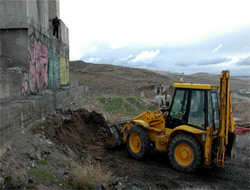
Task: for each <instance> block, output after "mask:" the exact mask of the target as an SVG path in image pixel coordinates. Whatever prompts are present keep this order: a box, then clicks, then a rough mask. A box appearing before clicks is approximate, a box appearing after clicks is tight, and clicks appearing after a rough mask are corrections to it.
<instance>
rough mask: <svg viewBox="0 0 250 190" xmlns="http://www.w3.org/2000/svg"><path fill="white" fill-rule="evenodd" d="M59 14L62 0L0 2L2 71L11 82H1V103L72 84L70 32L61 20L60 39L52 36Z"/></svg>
mask: <svg viewBox="0 0 250 190" xmlns="http://www.w3.org/2000/svg"><path fill="white" fill-rule="evenodd" d="M56 14H57V15H59V0H0V16H1V17H0V21H1V22H0V40H1V41H0V70H1V73H4V77H5V78H6V79H8V80H1V81H0V100H1V99H14V98H16V97H19V96H21V95H29V94H37V93H38V92H39V91H42V90H46V89H48V88H53V89H58V88H60V87H64V86H68V85H69V82H70V81H69V35H68V34H69V31H68V28H67V27H66V25H65V24H64V23H63V21H60V28H59V38H60V39H56V38H55V37H54V36H53V26H52V20H51V19H53V18H54V17H55V15H56ZM13 67H18V68H19V71H20V72H21V73H19V74H18V76H16V77H13V72H12V71H9V70H8V69H10V68H13ZM16 78H19V81H18V82H17V81H16V80H17V79H16Z"/></svg>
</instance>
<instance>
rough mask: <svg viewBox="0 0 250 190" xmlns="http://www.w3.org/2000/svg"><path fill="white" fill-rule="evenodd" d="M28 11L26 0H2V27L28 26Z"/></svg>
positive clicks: (0, 3)
mask: <svg viewBox="0 0 250 190" xmlns="http://www.w3.org/2000/svg"><path fill="white" fill-rule="evenodd" d="M30 2H31V1H30ZM26 12H27V5H26V1H23V0H0V18H1V22H0V28H5V29H11V28H16V29H17V28H27V27H28V22H27V21H28V20H27V14H26Z"/></svg>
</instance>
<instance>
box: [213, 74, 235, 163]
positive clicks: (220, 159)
mask: <svg viewBox="0 0 250 190" xmlns="http://www.w3.org/2000/svg"><path fill="white" fill-rule="evenodd" d="M229 78H230V76H229V71H222V72H221V76H220V95H219V102H220V106H219V109H220V120H219V136H218V152H217V166H218V167H224V160H225V154H226V146H227V145H228V144H230V151H231V149H232V148H233V144H234V141H235V136H234V135H231V134H234V130H235V127H234V120H233V112H232V96H231V90H230V86H229ZM229 133H231V134H230V139H229V138H228V137H229ZM231 136H233V137H232V138H231ZM228 139H229V140H228Z"/></svg>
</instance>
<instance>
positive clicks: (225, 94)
mask: <svg viewBox="0 0 250 190" xmlns="http://www.w3.org/2000/svg"><path fill="white" fill-rule="evenodd" d="M173 86H174V88H175V92H174V96H173V99H172V103H171V106H170V109H169V110H166V109H165V110H164V109H160V110H156V111H154V112H150V111H146V112H144V113H142V114H140V115H138V116H136V117H135V118H133V120H132V121H125V122H118V123H110V124H109V128H110V132H111V134H112V136H113V138H114V139H115V140H114V142H115V144H116V145H121V144H123V143H126V144H127V149H128V151H129V153H130V155H131V156H132V157H133V158H135V159H138V160H140V159H142V158H144V157H145V156H147V154H148V153H149V150H150V148H151V147H152V146H154V147H155V149H156V150H158V151H161V152H167V154H168V157H169V161H170V163H171V165H172V166H173V168H175V169H176V170H178V171H181V172H187V173H191V172H193V171H195V170H196V169H197V168H198V166H200V165H206V166H210V165H212V163H213V161H215V162H216V166H218V167H224V160H225V158H226V157H229V158H231V157H233V156H234V147H235V138H236V135H235V127H234V120H233V113H232V98H231V91H230V88H229V71H222V72H221V77H220V86H218V85H209V84H192V83H183V82H180V83H174V84H173ZM218 89H219V91H220V92H219V97H218V95H217V94H218V93H217V91H218Z"/></svg>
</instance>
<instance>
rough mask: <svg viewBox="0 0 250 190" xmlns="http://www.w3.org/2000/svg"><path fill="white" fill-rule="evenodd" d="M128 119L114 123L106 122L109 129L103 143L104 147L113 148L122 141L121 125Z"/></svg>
mask: <svg viewBox="0 0 250 190" xmlns="http://www.w3.org/2000/svg"><path fill="white" fill-rule="evenodd" d="M127 122H129V121H120V122H114V123H108V127H109V131H108V134H107V137H106V141H105V144H104V147H105V148H108V149H111V148H115V147H117V146H119V145H122V144H123V143H124V141H123V136H124V134H123V133H121V130H122V128H123V126H124V125H125V124H126V123H127Z"/></svg>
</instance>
